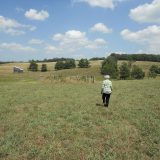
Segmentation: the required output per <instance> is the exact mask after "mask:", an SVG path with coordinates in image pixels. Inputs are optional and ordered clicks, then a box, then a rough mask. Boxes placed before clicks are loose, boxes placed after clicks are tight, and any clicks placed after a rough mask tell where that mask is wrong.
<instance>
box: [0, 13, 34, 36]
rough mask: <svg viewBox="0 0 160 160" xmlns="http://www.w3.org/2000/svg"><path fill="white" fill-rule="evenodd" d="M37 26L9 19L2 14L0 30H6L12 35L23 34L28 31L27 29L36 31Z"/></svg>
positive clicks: (5, 31)
mask: <svg viewBox="0 0 160 160" xmlns="http://www.w3.org/2000/svg"><path fill="white" fill-rule="evenodd" d="M35 29H36V27H35V26H32V25H24V24H21V23H19V22H17V21H16V20H14V19H9V18H6V17H3V16H0V32H4V33H6V34H10V35H13V36H14V35H23V34H25V33H26V30H30V31H34V30H35Z"/></svg>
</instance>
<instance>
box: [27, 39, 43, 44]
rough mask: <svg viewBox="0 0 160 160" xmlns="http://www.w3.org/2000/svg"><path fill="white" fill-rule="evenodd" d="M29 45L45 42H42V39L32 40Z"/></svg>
mask: <svg viewBox="0 0 160 160" xmlns="http://www.w3.org/2000/svg"><path fill="white" fill-rule="evenodd" d="M28 43H29V44H42V43H43V40H40V39H31V40H30V41H29V42H28Z"/></svg>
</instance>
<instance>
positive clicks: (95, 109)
mask: <svg viewBox="0 0 160 160" xmlns="http://www.w3.org/2000/svg"><path fill="white" fill-rule="evenodd" d="M93 63H94V65H93V66H92V67H91V68H90V69H85V70H81V69H72V70H66V71H64V70H62V71H58V72H56V71H54V70H52V65H53V63H50V65H49V68H50V71H49V72H47V73H41V72H37V73H31V72H27V71H26V72H25V73H23V74H13V73H12V67H13V64H4V65H1V66H0V159H4V160H32V159H33V160H47V159H48V160H66V159H68V160H75V159H80V160H89V159H90V160H152V159H153V160H159V157H160V125H159V124H160V98H159V95H160V78H159V77H157V78H156V79H152V78H150V79H148V78H145V79H144V80H125V81H123V80H113V81H112V82H113V93H112V95H111V99H110V105H109V108H105V107H103V106H102V100H101V94H100V91H101V81H99V80H97V81H96V82H95V83H84V82H67V83H63V82H56V83H55V82H50V81H45V79H46V77H47V76H48V74H51V73H53V74H62V73H63V74H65V75H75V74H76V75H77V74H78V75H79V74H81V75H83V74H88V73H93V75H96V76H98V77H99V78H97V79H101V78H102V76H101V75H100V73H99V72H97V71H98V69H99V63H101V62H93ZM136 63H139V64H140V65H141V66H144V70H146V71H147V68H148V67H149V66H150V65H151V63H152V62H136ZM14 65H19V66H20V65H21V67H24V66H26V68H27V66H28V64H27V63H23V64H22V63H21V64H19V63H18V64H14ZM5 69H6V70H5Z"/></svg>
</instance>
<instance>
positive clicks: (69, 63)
mask: <svg viewBox="0 0 160 160" xmlns="http://www.w3.org/2000/svg"><path fill="white" fill-rule="evenodd" d="M75 67H76V63H75V60H74V59H71V60H67V61H65V63H64V69H71V68H75Z"/></svg>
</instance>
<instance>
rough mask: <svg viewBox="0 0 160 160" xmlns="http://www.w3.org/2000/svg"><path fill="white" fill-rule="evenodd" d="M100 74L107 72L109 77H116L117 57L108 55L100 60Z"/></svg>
mask: <svg viewBox="0 0 160 160" xmlns="http://www.w3.org/2000/svg"><path fill="white" fill-rule="evenodd" d="M101 74H109V75H110V76H111V78H117V77H118V66H117V59H116V58H115V57H112V56H109V57H107V58H106V59H105V60H104V61H103V62H102V67H101Z"/></svg>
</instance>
